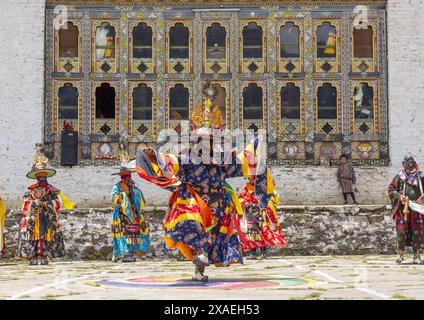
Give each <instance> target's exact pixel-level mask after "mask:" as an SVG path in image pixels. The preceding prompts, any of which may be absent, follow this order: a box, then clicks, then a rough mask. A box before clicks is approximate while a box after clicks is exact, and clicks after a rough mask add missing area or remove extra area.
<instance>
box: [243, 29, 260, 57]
mask: <svg viewBox="0 0 424 320" xmlns="http://www.w3.org/2000/svg"><path fill="white" fill-rule="evenodd" d="M262 33H263V32H262V28H261V27H260V26H258V25H257V24H256V23H255V22H249V24H248V25H247V26H246V27H244V28H243V57H244V58H262Z"/></svg>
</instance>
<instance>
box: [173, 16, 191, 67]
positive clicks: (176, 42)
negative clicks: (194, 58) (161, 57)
mask: <svg viewBox="0 0 424 320" xmlns="http://www.w3.org/2000/svg"><path fill="white" fill-rule="evenodd" d="M189 38H190V32H189V30H188V27H186V26H184V25H183V24H182V23H180V22H178V23H176V24H175V26H173V27H171V29H170V30H169V46H170V47H169V57H170V58H173V59H188V58H189Z"/></svg>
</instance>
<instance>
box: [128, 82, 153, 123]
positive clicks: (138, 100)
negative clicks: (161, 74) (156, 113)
mask: <svg viewBox="0 0 424 320" xmlns="http://www.w3.org/2000/svg"><path fill="white" fill-rule="evenodd" d="M152 99H153V94H152V88H150V87H148V86H147V85H146V84H144V83H142V84H140V85H139V86H138V87H137V88H135V89H134V92H133V119H134V120H152V101H153V100H152Z"/></svg>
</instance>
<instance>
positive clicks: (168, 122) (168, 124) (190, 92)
mask: <svg viewBox="0 0 424 320" xmlns="http://www.w3.org/2000/svg"><path fill="white" fill-rule="evenodd" d="M176 84H182V85H183V86H184V87H185V88H187V89H188V104H189V105H188V119H187V120H190V117H191V113H192V111H193V90H194V88H193V81H190V80H181V81H178V80H177V81H167V82H166V84H165V90H166V91H165V92H166V108H165V115H166V116H165V128H167V129H172V128H171V121H173V120H171V119H170V117H169V111H170V107H171V101H170V99H171V94H170V90H171V88H173V87H175V85H176ZM177 121H178V120H177Z"/></svg>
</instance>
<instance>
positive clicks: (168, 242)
mask: <svg viewBox="0 0 424 320" xmlns="http://www.w3.org/2000/svg"><path fill="white" fill-rule="evenodd" d="M163 240H164V241H165V246H166V247H167V248H168V249H171V250H172V249H178V250H180V252H181V253H182V255H183V256H184V257H186V258H187V259H188V260H193V250H192V249H190V247H189V246H188V245H186V244H184V243H182V242H175V241H174V240H172V239H171V238H169V237H167V236H163Z"/></svg>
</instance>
